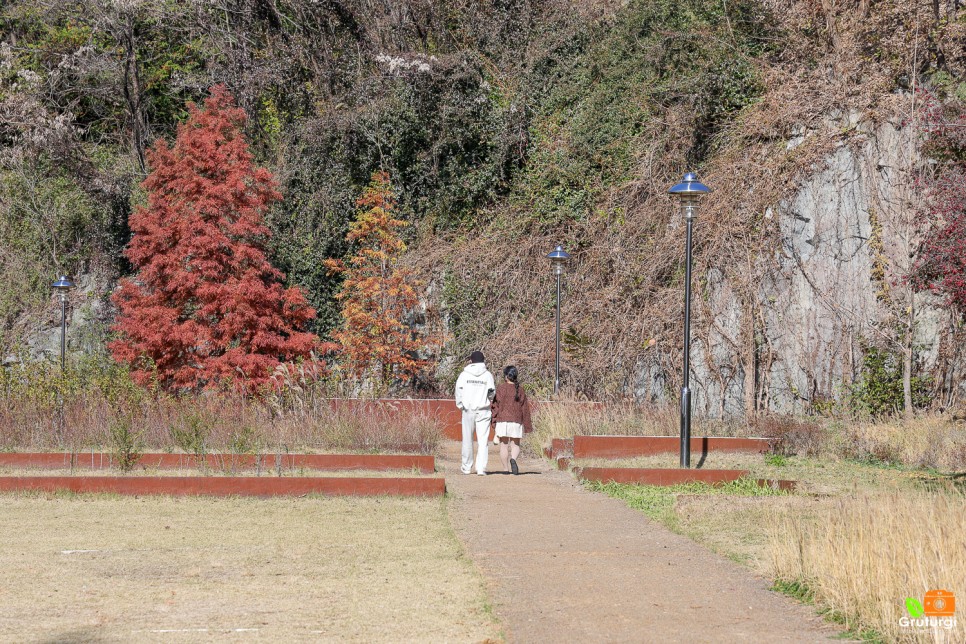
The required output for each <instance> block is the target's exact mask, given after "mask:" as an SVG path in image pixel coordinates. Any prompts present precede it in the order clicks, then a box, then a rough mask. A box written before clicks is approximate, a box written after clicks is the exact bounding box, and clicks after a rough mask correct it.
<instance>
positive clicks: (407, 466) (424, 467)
mask: <svg viewBox="0 0 966 644" xmlns="http://www.w3.org/2000/svg"><path fill="white" fill-rule="evenodd" d="M435 463H436V462H435V457H433V456H421V455H415V454H257V455H255V454H207V455H206V456H205V458H204V466H205V467H207V468H209V469H222V470H230V471H234V470H253V469H265V470H271V469H277V468H282V469H299V468H302V469H307V470H321V471H337V470H371V471H387V470H412V469H415V470H418V471H419V472H420V473H421V474H432V473H433V472H434V471H435ZM199 464H200V461H199V459H198V457H197V456H195V455H194V454H142V455H141V457H140V458H139V459H138V462H137V467H139V468H145V469H152V468H153V469H183V468H190V469H196V468H198V467H199ZM0 467H23V468H46V469H68V468H72V467H76V468H83V469H110V468H112V467H116V459H115V458H114V456H112V455H111V454H108V453H103V452H93V453H92V452H87V453H85V452H78V453H74V454H71V453H66V452H65V453H46V452H34V453H19V454H13V453H4V454H0Z"/></svg>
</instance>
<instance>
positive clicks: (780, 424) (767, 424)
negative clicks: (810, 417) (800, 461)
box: [755, 414, 828, 456]
mask: <svg viewBox="0 0 966 644" xmlns="http://www.w3.org/2000/svg"><path fill="white" fill-rule="evenodd" d="M755 430H756V431H757V432H758V433H759V435H761V436H762V437H763V438H767V439H769V440H770V441H771V451H772V452H773V453H775V454H778V455H781V456H792V455H799V456H818V455H820V454H821V453H822V452H823V451H824V450H825V447H826V444H827V441H828V432H827V430H826V429H825V428H824V427H823V426H821V425H819V424H817V423H814V422H809V421H807V420H801V419H798V418H793V417H791V416H780V415H770V414H769V415H763V416H759V417H758V419H757V420H756V421H755Z"/></svg>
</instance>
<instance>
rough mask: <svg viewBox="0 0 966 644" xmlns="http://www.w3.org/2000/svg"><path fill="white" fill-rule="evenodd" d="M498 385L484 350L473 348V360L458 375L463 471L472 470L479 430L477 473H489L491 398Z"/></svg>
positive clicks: (468, 471)
mask: <svg viewBox="0 0 966 644" xmlns="http://www.w3.org/2000/svg"><path fill="white" fill-rule="evenodd" d="M495 391H496V386H495V385H494V384H493V374H491V373H490V372H489V371H487V370H486V364H485V363H484V361H483V353H482V352H481V351H474V352H473V353H472V354H471V355H470V364H468V365H466V367H465V368H464V369H463V373H461V374H460V377H459V378H457V379H456V406H457V407H459V408H460V411H462V412H463V454H462V456H463V462H462V463H461V464H460V471H461V472H463V474H471V473H472V472H473V433H474V431H475V432H476V442H477V444H478V448H477V451H476V473H477V474H479V475H480V476H486V461H487V458H488V457H489V455H490V452H489V447H490V441H489V438H490V401H491V400H492V399H493V392H495Z"/></svg>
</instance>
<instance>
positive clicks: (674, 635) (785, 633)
mask: <svg viewBox="0 0 966 644" xmlns="http://www.w3.org/2000/svg"><path fill="white" fill-rule="evenodd" d="M439 464H440V466H441V468H442V469H443V470H444V472H445V475H446V483H447V489H448V491H449V493H450V494H451V496H452V500H451V503H450V509H451V518H452V521H453V525H454V527H455V529H456V533H457V534H458V535H459V537H460V539H461V540H462V541H463V543H464V545H465V547H466V549H467V552H468V553H469V554H470V556H471V557H472V558H473V560H474V561H475V562H476V563H477V564H478V565H479V566H480V569H481V570H482V572H483V575H484V577H485V578H486V581H487V585H488V590H489V593H490V597H491V599H492V600H493V603H494V609H495V612H496V615H497V616H498V617H499V618H500V620H501V621H502V622H503V625H504V633H505V635H506V638H507V641H509V642H556V641H564V642H567V641H569V642H577V641H579V642H689V643H690V642H715V643H718V642H742V643H747V642H820V641H827V640H828V639H829V638H831V637H833V636H835V635H836V630H835V629H834V628H832V627H830V626H828V625H827V624H823V623H822V621H821V619H820V618H818V617H817V616H815V615H814V613H813V611H812V610H811V609H810V608H808V607H806V606H802V605H800V604H798V603H796V602H795V601H793V600H791V599H788V598H786V597H783V596H781V595H779V594H777V593H774V592H771V591H769V590H768V583H767V581H766V580H764V579H762V578H760V577H756V576H755V575H753V574H752V573H751V572H749V571H748V570H746V569H744V568H741V567H740V566H738V565H737V564H735V563H733V562H731V561H728V560H727V559H724V558H723V557H720V556H718V555H716V554H714V553H712V552H711V551H709V550H706V549H705V548H703V547H701V546H699V545H697V544H696V543H694V542H692V541H690V540H689V539H687V538H685V537H682V536H680V535H676V534H674V533H672V532H670V531H668V530H667V529H666V528H664V527H663V526H661V525H658V524H657V523H654V522H653V521H650V520H648V519H647V518H646V517H645V516H644V515H642V514H641V513H639V512H637V511H635V510H632V509H630V508H628V507H627V506H626V505H625V504H624V503H623V502H621V501H618V500H616V499H611V498H609V497H607V496H605V495H603V494H595V493H593V492H588V491H586V490H584V489H582V488H581V487H580V485H579V484H578V483H577V482H576V481H575V480H574V479H573V477H572V476H571V475H570V474H568V473H565V472H559V471H556V470H551V469H549V465H548V464H547V463H546V462H545V461H543V460H539V461H537V460H527V459H522V460H521V462H520V465H521V473H520V475H518V476H512V475H509V474H503V473H494V472H493V470H494V469H499V468H500V467H501V465H500V460H499V455H498V453H497V448H496V447H495V446H493V445H490V474H489V475H488V476H486V477H483V476H477V475H475V474H472V475H462V474H460V472H459V443H456V442H448V443H447V444H446V446H445V455H444V457H443V458H442V459H440V461H439Z"/></svg>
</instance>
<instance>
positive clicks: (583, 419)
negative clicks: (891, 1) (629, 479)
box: [528, 401, 749, 449]
mask: <svg viewBox="0 0 966 644" xmlns="http://www.w3.org/2000/svg"><path fill="white" fill-rule="evenodd" d="M533 426H534V430H533V435H532V437H531V438H530V439H528V441H529V443H530V444H531V445H532V446H533V447H534V448H535V449H538V448H541V447H546V446H549V445H550V443H551V441H552V439H554V438H571V437H573V436H575V435H578V434H581V435H594V436H677V435H678V433H679V431H680V416H679V413H678V408H677V407H676V406H674V405H653V404H637V403H632V402H624V403H608V404H606V405H600V404H594V403H587V402H570V401H559V402H558V401H554V402H541V403H540V404H539V405H537V407H536V410H535V411H534V416H533ZM692 431H694V432H695V435H703V436H740V435H747V433H748V431H749V429H748V428H747V426H746V425H745V423H743V422H740V421H722V420H711V419H697V418H696V419H695V420H694V423H693V426H692Z"/></svg>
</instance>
